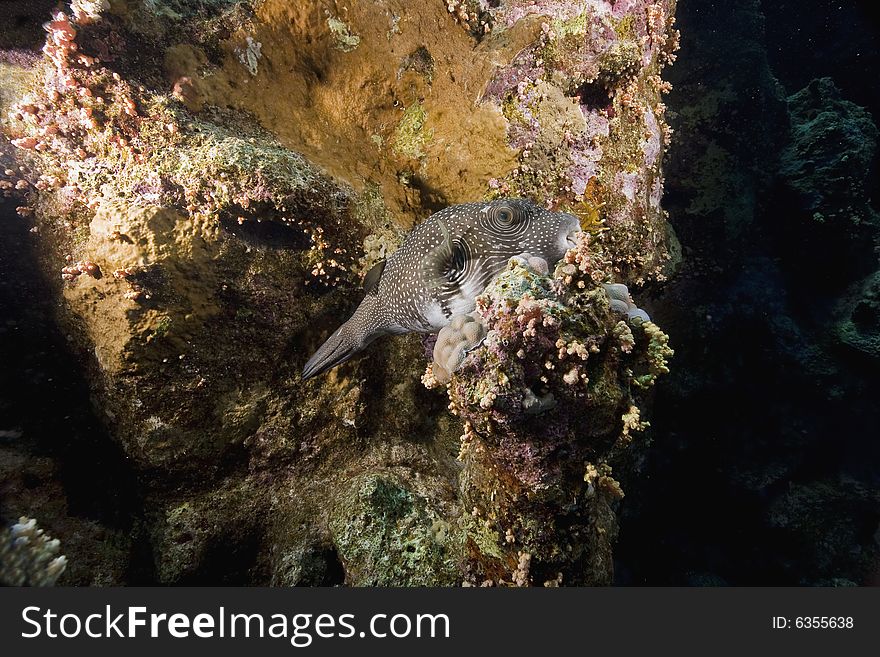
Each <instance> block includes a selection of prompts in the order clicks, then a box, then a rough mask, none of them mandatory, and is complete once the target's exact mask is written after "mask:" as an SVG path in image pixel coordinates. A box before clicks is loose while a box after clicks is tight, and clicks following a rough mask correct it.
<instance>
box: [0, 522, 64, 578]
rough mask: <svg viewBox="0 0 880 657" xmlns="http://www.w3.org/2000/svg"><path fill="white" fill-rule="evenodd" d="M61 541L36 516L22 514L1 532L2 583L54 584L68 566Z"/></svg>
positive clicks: (0, 561) (0, 562) (0, 563)
mask: <svg viewBox="0 0 880 657" xmlns="http://www.w3.org/2000/svg"><path fill="white" fill-rule="evenodd" d="M60 548H61V542H60V541H59V540H58V539H53V538H50V537H49V536H47V535H46V534H45V533H44V532H43V530H42V529H40V528H38V527H37V521H36V520H34V519H33V518H25V517H22V518H20V519H19V521H18V522H17V523H16V524H14V525H12V527H10V528H9V530H8V532H6V533H5V535H3V536H0V585H3V586H53V585H54V584H55V582H56V581H57V580H58V578H59V577H60V576H61V573H63V572H64V569H65V568H66V567H67V557H65V556H64V555H61V556H58V551H59V550H60Z"/></svg>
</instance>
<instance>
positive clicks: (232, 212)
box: [219, 203, 313, 250]
mask: <svg viewBox="0 0 880 657" xmlns="http://www.w3.org/2000/svg"><path fill="white" fill-rule="evenodd" d="M219 220H220V225H221V226H223V228H224V229H225V230H226V231H227V232H229V233H230V234H232V235H234V236H235V237H236V238H238V239H240V240H241V241H242V242H245V243H247V244H251V245H253V246H261V247H268V248H274V249H295V250H303V249H308V248H311V246H312V245H313V242H312V238H311V237H309V235H308V233H306V232H305V231H304V230H303V229H302V227H301V226H299V225H297V224H296V223H294V222H292V221H290V220H288V219H286V218H285V217H282V216H281V213H280V212H279V211H278V210H276V209H275V208H274V206H272V205H271V204H269V203H255V204H252V205H251V206H250V207H249V208H244V207H242V206H241V205H238V204H234V205H232V206H230V207H229V208H226V209H224V210H223V212H221V213H220V216H219Z"/></svg>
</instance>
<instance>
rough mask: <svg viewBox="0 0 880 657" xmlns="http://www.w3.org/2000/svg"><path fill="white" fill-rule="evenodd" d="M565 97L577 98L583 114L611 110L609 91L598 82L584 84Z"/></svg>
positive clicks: (611, 102) (611, 100)
mask: <svg viewBox="0 0 880 657" xmlns="http://www.w3.org/2000/svg"><path fill="white" fill-rule="evenodd" d="M567 95H569V96H571V97H572V98H577V99H578V103H579V104H580V105H581V108H582V109H583V111H584V112H593V111H609V110H611V109H612V108H613V99H612V92H611V90H610V89H609V88H608V87H607V86H606V85H604V84H603V83H602V82H600V81H598V80H594V81H592V82H584V83H583V84H582V85H580V86H579V87H577V88H576V89H574V90H573V91H572V92H571V93H569V94H567Z"/></svg>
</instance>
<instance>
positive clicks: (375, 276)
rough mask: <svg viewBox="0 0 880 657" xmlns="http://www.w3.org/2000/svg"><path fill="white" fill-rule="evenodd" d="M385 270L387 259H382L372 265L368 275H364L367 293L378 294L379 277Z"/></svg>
mask: <svg viewBox="0 0 880 657" xmlns="http://www.w3.org/2000/svg"><path fill="white" fill-rule="evenodd" d="M383 271H385V261H384V260H380V261H379V262H377V263H376V264H375V265H373V266H372V267H370V271H368V272H367V274H366V276H364V292H365V293H366V294H370V293H371V292H372V293H373V294H377V293H378V290H379V279H380V278H381V277H382V272H383Z"/></svg>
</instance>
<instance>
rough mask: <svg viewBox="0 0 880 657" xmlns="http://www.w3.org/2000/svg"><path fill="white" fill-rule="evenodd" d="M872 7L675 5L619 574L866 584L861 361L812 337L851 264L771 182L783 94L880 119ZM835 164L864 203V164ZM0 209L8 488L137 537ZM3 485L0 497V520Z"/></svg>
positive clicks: (125, 493) (0, 417)
mask: <svg viewBox="0 0 880 657" xmlns="http://www.w3.org/2000/svg"><path fill="white" fill-rule="evenodd" d="M2 4H6V5H7V6H8V3H5V2H4V3H2ZM42 4H43V5H44V6H51V5H52V4H53V3H42ZM873 4H874V3H870V2H854V1H852V0H838V1H837V2H831V1H828V0H800V1H798V0H765V1H764V2H760V1H759V0H719V1H717V2H706V1H700V0H680V2H679V9H678V24H679V27H680V29H681V31H682V35H683V38H682V49H681V51H680V53H679V60H678V62H677V63H676V65H675V66H674V67H673V68H672V69H670V70H669V71H668V77H669V78H670V79H671V80H672V82H673V84H674V85H675V91H673V93H672V94H671V96H670V98H669V99H668V102H667V104H668V105H669V107H670V112H671V117H670V118H671V123H672V124H673V126H674V127H676V129H677V133H676V137H675V145H674V147H673V149H672V151H671V153H670V155H669V159H668V161H667V176H668V177H667V195H666V200H665V205H666V207H667V209H668V210H669V212H670V220H671V222H672V223H673V225H674V227H675V229H676V232H677V234H678V236H679V238H680V240H681V242H682V247H683V251H684V256H685V261H684V264H683V267H682V270H681V272H680V274H679V276H678V277H677V278H676V279H675V280H673V281H671V282H670V283H669V284H667V285H665V286H664V287H662V288H660V289H657V290H654V291H652V295H653V297H652V299H651V303H652V311H653V314H654V315H655V317H656V319H657V320H658V323H659V324H660V325H661V326H662V327H663V328H664V329H665V330H667V331H668V332H669V333H670V335H671V338H672V343H673V346H674V347H675V349H676V357H675V359H674V361H673V364H672V367H673V370H672V374H671V375H670V377H668V379H667V380H666V381H665V382H663V383H662V385H660V387H659V389H658V393H657V400H656V405H655V409H656V410H655V415H654V417H653V418H652V424H653V440H654V442H653V445H652V447H651V449H650V450H649V452H648V455H647V457H646V460H645V462H644V468H643V473H642V476H641V479H640V480H639V481H638V482H634V483H631V484H630V486H629V487H628V489H627V490H628V494H627V497H626V499H625V502H624V505H623V516H622V523H621V536H620V544H619V547H618V550H617V554H616V557H617V563H616V573H617V582H618V583H619V584H622V585H628V584H649V585H661V584H690V585H712V584H719V585H724V584H731V585H750V584H829V583H835V584H840V583H844V584H845V583H857V584H866V583H872V582H874V581H875V580H873V579H872V576H871V572H870V568H869V569H867V570H866V568H865V564H866V563H868V562H869V561H870V559H871V558H872V551H873V553H876V550H877V541H878V522H880V509H878V505H877V490H878V488H880V447H878V445H880V442H878V437H880V429H878V428H880V405H878V401H877V400H878V399H880V376H878V374H880V367H878V363H877V362H876V361H875V360H871V359H870V358H868V357H867V356H865V355H864V354H862V353H858V352H854V351H852V350H848V349H846V348H843V347H841V346H840V345H839V344H838V343H837V342H836V341H835V340H834V339H833V336H832V335H831V333H830V330H831V329H830V327H831V326H832V323H833V320H832V317H831V315H832V313H831V310H830V309H831V308H833V307H834V306H835V304H836V303H837V302H838V300H839V299H840V298H841V297H842V296H844V295H845V294H846V293H847V290H848V289H849V286H850V285H851V284H852V283H853V282H854V281H856V280H857V278H858V277H859V276H862V275H864V272H850V271H848V268H849V267H850V264H851V263H849V262H848V261H847V259H845V258H842V257H840V256H839V255H837V254H835V253H833V252H829V253H827V254H824V255H823V256H822V257H821V258H820V261H817V262H812V261H808V262H804V258H803V257H800V256H801V255H802V254H801V253H799V252H798V250H797V249H792V247H791V245H792V243H793V238H792V231H793V230H795V231H796V230H797V226H798V225H799V224H798V222H799V221H801V220H802V217H800V216H799V211H798V210H797V208H796V207H795V206H794V205H792V203H790V199H789V198H788V197H786V196H785V194H784V193H783V191H781V189H780V187H779V182H778V180H777V179H776V175H775V171H776V167H777V155H778V151H779V148H780V144H781V143H782V141H783V134H784V133H785V130H786V129H787V127H786V118H785V102H784V97H785V96H786V95H789V94H792V93H794V92H796V91H798V90H800V89H801V88H803V87H804V86H806V85H807V84H808V83H809V82H810V81H811V80H812V79H814V78H819V77H826V76H827V77H831V78H833V80H834V82H835V83H836V85H837V86H838V87H839V88H840V89H841V92H842V96H843V98H845V99H848V100H850V101H852V102H854V103H856V104H858V105H861V106H863V107H866V108H867V109H868V110H869V111H871V112H872V113H873V115H874V116H875V117H880V76H878V71H880V25H878V23H877V21H876V19H873V18H872V16H873V15H874V14H875V13H876V12H875V11H872V5H873ZM39 5H40V3H34V5H33V6H34V10H33V12H32V15H24V16H22V17H21V20H20V21H19V24H16V25H15V30H17V31H16V32H15V34H17V35H19V36H18V37H17V38H26V37H27V35H28V34H31V33H32V36H33V38H34V40H35V42H39V40H41V39H42V34H41V30H40V29H39V25H40V23H41V22H42V20H43V19H42V18H41V17H42V16H45V15H46V10H45V8H44V7H43V6H39ZM0 7H2V5H0ZM31 28H32V29H31ZM28 30H30V31H28ZM21 35H24V36H21ZM0 45H3V46H4V47H9V46H10V45H16V46H22V45H27V44H24V43H15V44H10V43H4V44H0ZM780 85H781V86H780ZM721 88H723V89H725V90H726V91H727V92H729V93H728V95H727V96H726V100H725V101H724V102H722V103H721V104H720V105H719V107H718V108H717V109H716V112H715V115H714V117H713V118H712V119H711V120H706V121H703V122H696V123H695V122H692V121H689V120H687V119H686V118H682V117H686V116H688V108H693V107H694V106H698V105H699V104H700V103H701V102H703V101H704V100H705V98H706V96H707V94H709V93H711V92H713V91H718V90H719V89H721ZM710 146H711V147H717V148H719V149H721V150H722V151H723V152H724V153H725V154H726V157H727V159H726V161H725V162H726V164H725V167H726V168H725V167H721V170H720V174H721V175H720V176H719V177H716V178H715V179H713V180H711V181H708V182H707V181H706V180H704V179H702V178H701V177H700V175H699V174H700V171H698V170H697V169H698V167H699V166H700V163H701V161H702V160H701V159H700V158H701V157H702V155H704V154H705V151H706V149H707V148H709V147H710ZM853 175H856V176H863V177H865V178H867V179H868V180H869V181H870V184H869V189H870V192H871V195H872V196H873V197H874V198H880V194H878V193H877V192H878V190H880V167H878V166H876V161H875V166H874V167H873V169H872V170H865V171H855V172H853ZM701 185H702V187H701ZM707 185H717V186H719V189H720V191H718V192H717V194H715V198H720V199H721V201H720V202H719V205H718V207H703V208H698V209H694V207H693V204H692V201H693V197H694V194H695V193H698V192H700V191H703V192H705V191H706V189H705V187H706V186H707ZM695 190H696V191H695ZM710 191H712V190H710ZM716 191H717V190H716ZM0 214H2V216H0V244H2V248H0V364H2V366H0V430H4V431H9V432H12V433H9V434H3V436H5V437H3V436H0V448H2V447H3V445H4V441H6V442H7V443H8V444H9V445H11V444H12V441H15V442H16V444H17V445H19V446H20V440H21V439H19V438H15V437H14V436H15V435H17V434H18V433H20V434H21V435H22V436H24V440H26V441H30V442H28V445H27V450H28V451H29V452H30V453H31V454H33V455H35V459H36V462H38V463H42V465H38V466H34V467H30V466H29V468H28V471H27V472H24V473H23V474H21V476H19V477H17V478H15V482H16V483H15V486H24V487H27V488H29V489H32V490H35V489H39V488H40V487H41V486H48V485H55V484H54V483H50V482H58V481H60V484H61V486H62V487H63V488H64V494H65V498H66V500H67V503H68V511H69V513H71V514H73V515H78V516H80V517H82V518H85V519H87V520H88V519H93V520H95V521H97V522H100V523H101V524H102V525H104V526H107V527H110V528H112V529H114V530H118V531H122V532H127V533H128V532H131V533H135V534H136V533H137V532H138V531H139V527H140V521H139V519H140V518H141V517H142V515H143V513H144V509H143V502H142V500H141V499H140V497H139V494H138V487H137V483H136V479H135V477H134V475H133V474H132V472H131V471H130V469H129V468H128V466H127V464H126V461H125V458H124V456H123V455H122V454H121V453H120V451H119V450H118V448H116V447H115V446H114V443H113V441H112V439H111V437H110V436H108V435H106V433H105V432H104V430H103V428H102V426H101V423H100V421H99V420H98V418H97V417H95V415H94V413H93V411H92V410H91V404H90V402H89V392H88V384H87V382H86V380H85V379H84V378H83V376H82V374H80V373H79V371H78V367H77V365H76V360H75V358H74V356H73V355H72V354H71V353H70V350H69V349H68V347H67V341H66V338H65V336H64V335H63V334H62V333H61V332H60V331H59V330H58V328H57V326H56V325H55V323H54V320H53V315H54V310H55V309H54V308H53V307H52V305H51V303H52V302H51V301H50V300H49V299H50V298H51V295H50V294H49V293H48V287H47V286H48V283H47V282H46V281H44V280H41V278H40V276H39V274H38V273H37V272H38V271H39V268H38V267H37V265H36V258H37V254H36V253H34V251H33V243H34V242H33V240H32V238H31V236H30V235H28V233H27V229H28V226H27V225H26V223H25V222H22V221H20V220H18V218H17V217H16V215H15V214H14V205H10V204H9V203H4V204H0ZM872 248H873V247H872V246H871V245H870V244H869V245H867V249H868V251H869V252H870V251H871V250H872ZM874 255H875V256H876V253H874ZM874 262H875V266H876V258H875V261H874ZM826 270H827V271H835V272H839V273H840V280H838V281H837V282H835V283H833V284H825V283H824V282H823V280H822V276H821V275H820V274H816V273H815V272H821V271H826ZM34 437H36V438H34ZM14 494H16V491H15V490H12V489H7V490H0V515H3V516H4V517H5V516H6V515H8V514H6V512H5V510H4V508H3V498H4V496H5V497H6V498H7V499H8V496H10V495H14ZM135 543H137V541H135ZM150 561H151V559H150V555H149V554H132V555H130V559H129V563H130V564H131V566H130V569H131V571H130V572H129V573H128V575H127V581H129V582H131V583H138V582H149V581H150V579H151V573H150V568H151V566H150Z"/></svg>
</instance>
